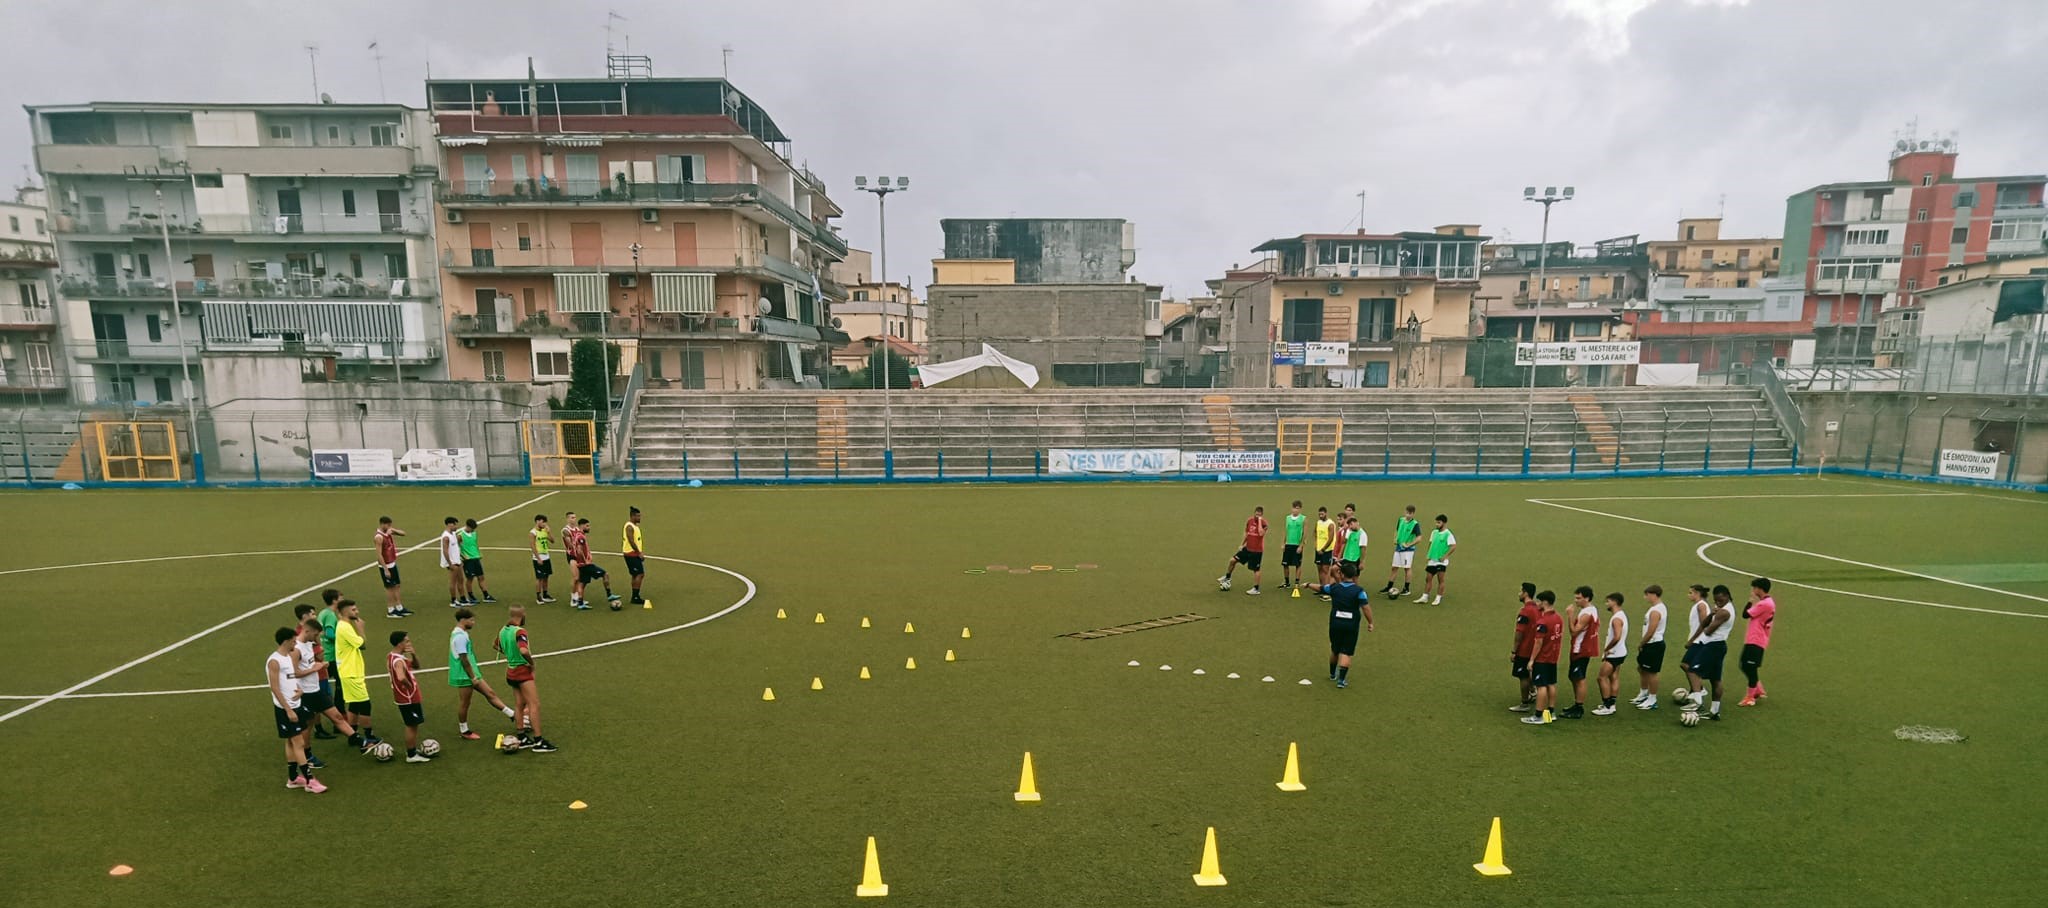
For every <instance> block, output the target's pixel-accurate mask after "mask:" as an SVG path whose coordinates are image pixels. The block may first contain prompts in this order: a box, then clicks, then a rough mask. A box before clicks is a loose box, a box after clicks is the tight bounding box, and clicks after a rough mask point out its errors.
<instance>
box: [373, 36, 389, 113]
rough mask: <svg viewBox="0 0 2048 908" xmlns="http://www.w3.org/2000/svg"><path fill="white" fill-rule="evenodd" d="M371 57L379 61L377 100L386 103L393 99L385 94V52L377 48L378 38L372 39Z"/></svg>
mask: <svg viewBox="0 0 2048 908" xmlns="http://www.w3.org/2000/svg"><path fill="white" fill-rule="evenodd" d="M370 59H371V60H374V61H376V63H377V101H378V103H380V104H381V103H385V102H388V101H390V100H391V99H390V98H388V97H386V96H385V95H384V52H383V51H381V50H378V49H377V39H375V38H371V39H370Z"/></svg>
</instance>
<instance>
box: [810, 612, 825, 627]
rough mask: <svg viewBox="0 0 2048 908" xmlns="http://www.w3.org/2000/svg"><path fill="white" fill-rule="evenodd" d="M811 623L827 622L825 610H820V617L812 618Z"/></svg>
mask: <svg viewBox="0 0 2048 908" xmlns="http://www.w3.org/2000/svg"><path fill="white" fill-rule="evenodd" d="M811 623H812V624H824V623H825V613H824V612H819V613H818V617H816V618H812V619H811Z"/></svg>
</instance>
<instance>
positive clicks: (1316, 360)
mask: <svg viewBox="0 0 2048 908" xmlns="http://www.w3.org/2000/svg"><path fill="white" fill-rule="evenodd" d="M1350 364H1351V345H1350V344H1345V343H1332V342H1329V341H1309V342H1307V343H1306V344H1304V345H1303V348H1302V365H1304V366H1348V365H1350Z"/></svg>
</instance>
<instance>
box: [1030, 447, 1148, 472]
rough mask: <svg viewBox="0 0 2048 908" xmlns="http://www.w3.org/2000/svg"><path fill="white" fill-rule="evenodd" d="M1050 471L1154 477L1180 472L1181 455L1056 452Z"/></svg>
mask: <svg viewBox="0 0 2048 908" xmlns="http://www.w3.org/2000/svg"><path fill="white" fill-rule="evenodd" d="M1048 454H1049V455H1050V456H1049V457H1048V458H1047V461H1048V464H1047V471H1046V472H1049V473H1052V474H1053V475H1056V476H1057V475H1073V474H1077V473H1132V474H1141V475H1151V474H1158V473H1178V472H1180V457H1181V455H1180V451H1179V450H1178V449H1176V448H1053V449H1052V450H1051V451H1050V452H1048Z"/></svg>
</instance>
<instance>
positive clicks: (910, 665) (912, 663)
mask: <svg viewBox="0 0 2048 908" xmlns="http://www.w3.org/2000/svg"><path fill="white" fill-rule="evenodd" d="M903 667H904V668H905V669H910V670H916V668H917V657H916V656H912V657H910V658H908V659H905V660H903Z"/></svg>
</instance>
